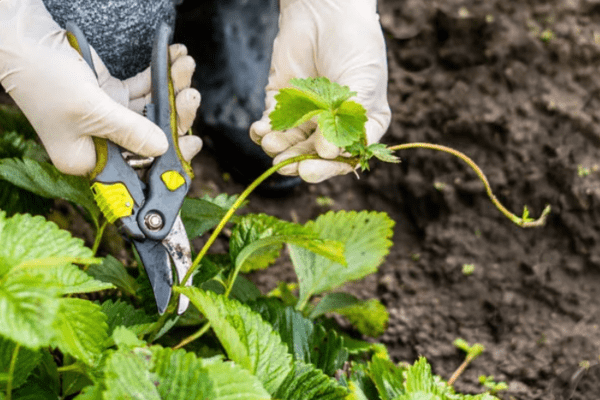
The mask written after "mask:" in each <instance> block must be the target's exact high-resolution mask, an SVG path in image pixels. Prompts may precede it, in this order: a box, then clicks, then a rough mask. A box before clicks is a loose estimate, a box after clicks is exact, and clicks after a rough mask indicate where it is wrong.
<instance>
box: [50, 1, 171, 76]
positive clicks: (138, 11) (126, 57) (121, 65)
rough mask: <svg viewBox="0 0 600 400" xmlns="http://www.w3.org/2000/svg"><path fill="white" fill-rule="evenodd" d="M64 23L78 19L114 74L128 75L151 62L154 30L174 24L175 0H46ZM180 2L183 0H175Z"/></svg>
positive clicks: (55, 16)
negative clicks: (162, 24) (162, 23)
mask: <svg viewBox="0 0 600 400" xmlns="http://www.w3.org/2000/svg"><path fill="white" fill-rule="evenodd" d="M43 2H44V4H45V5H46V8H47V9H48V11H49V12H50V14H51V15H52V17H53V18H54V20H55V21H56V22H57V23H58V24H59V25H60V26H61V27H63V28H64V27H65V24H66V22H67V21H69V20H71V21H73V22H75V23H76V24H77V25H78V26H79V27H80V28H81V30H82V31H83V32H84V34H85V36H86V38H87V39H88V41H89V43H90V45H91V46H92V47H93V48H94V49H95V50H96V52H98V55H99V56H100V58H101V59H102V60H103V61H104V63H105V64H106V67H107V68H108V70H109V71H110V73H111V75H113V76H115V77H117V78H119V79H125V78H129V77H131V76H134V75H135V74H137V73H138V72H141V71H143V70H144V69H146V68H147V67H148V66H149V65H150V56H151V49H152V43H153V39H154V32H155V31H156V29H157V27H158V25H159V24H160V22H161V21H166V22H167V23H169V24H170V25H171V26H174V24H175V5H174V4H173V0H110V1H107V0H43ZM176 2H177V3H179V2H180V1H176Z"/></svg>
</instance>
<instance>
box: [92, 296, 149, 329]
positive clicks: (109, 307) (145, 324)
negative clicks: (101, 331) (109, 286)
mask: <svg viewBox="0 0 600 400" xmlns="http://www.w3.org/2000/svg"><path fill="white" fill-rule="evenodd" d="M100 307H101V309H102V312H103V313H104V314H105V315H106V323H107V325H108V330H107V334H108V336H111V335H112V333H113V331H114V330H115V328H116V327H118V326H123V327H126V328H127V329H129V330H131V331H132V332H134V333H135V334H136V335H143V334H146V333H149V331H150V329H151V327H152V325H153V323H154V318H152V317H151V316H149V315H146V313H144V311H143V310H139V309H136V308H134V307H133V306H132V305H131V304H129V303H125V302H123V301H121V300H117V301H116V302H113V301H112V300H107V301H105V302H104V303H102V305H101V306H100Z"/></svg>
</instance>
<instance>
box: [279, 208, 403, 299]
mask: <svg viewBox="0 0 600 400" xmlns="http://www.w3.org/2000/svg"><path fill="white" fill-rule="evenodd" d="M306 226H307V227H309V228H311V229H313V230H314V231H316V232H318V234H319V237H320V238H321V239H328V240H336V241H340V242H342V243H343V244H344V248H345V252H344V256H345V259H346V262H347V266H343V265H342V264H339V263H336V262H333V261H330V260H328V259H326V258H324V257H322V256H320V255H317V254H315V253H312V252H309V251H307V250H305V249H302V248H300V247H298V246H296V245H291V246H290V255H291V258H292V262H293V264H294V269H295V270H296V274H297V275H298V280H299V283H300V300H299V303H300V304H304V303H306V302H307V301H308V299H309V298H310V297H311V296H312V295H314V294H319V293H322V292H325V291H329V290H332V289H335V288H337V287H340V286H342V285H343V284H345V283H346V282H349V281H352V280H357V279H361V278H363V277H365V276H366V275H369V274H371V273H373V272H375V271H376V270H377V267H378V266H379V265H380V264H381V263H382V262H383V260H384V257H385V256H386V255H387V253H388V251H389V248H390V247H391V245H392V242H391V241H390V238H391V237H392V227H393V226H394V221H392V220H391V219H390V218H389V217H388V216H387V215H386V214H385V213H377V212H366V211H363V212H360V213H357V212H354V211H352V212H346V211H340V212H337V213H334V212H328V213H327V214H324V215H321V216H320V217H319V218H317V220H316V221H314V222H312V221H311V222H309V223H307V224H306Z"/></svg>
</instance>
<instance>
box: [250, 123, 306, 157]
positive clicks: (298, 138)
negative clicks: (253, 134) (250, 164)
mask: <svg viewBox="0 0 600 400" xmlns="http://www.w3.org/2000/svg"><path fill="white" fill-rule="evenodd" d="M306 137H307V135H306V133H304V131H303V130H302V129H300V128H292V129H288V130H287V131H274V132H270V133H268V134H267V135H265V136H264V137H263V138H262V141H261V146H262V148H263V150H264V151H265V153H267V154H268V155H269V156H271V157H275V156H276V155H277V154H279V153H281V152H283V151H285V150H286V149H288V148H290V147H292V146H295V145H296V144H298V143H300V142H302V141H304V140H306Z"/></svg>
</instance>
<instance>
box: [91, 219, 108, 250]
mask: <svg viewBox="0 0 600 400" xmlns="http://www.w3.org/2000/svg"><path fill="white" fill-rule="evenodd" d="M107 226H108V220H104V222H103V223H102V225H100V227H99V228H98V229H97V230H96V238H95V240H94V247H92V253H93V254H94V255H96V253H97V252H98V247H100V242H101V241H102V236H103V235H104V230H105V229H106V227H107Z"/></svg>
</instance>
